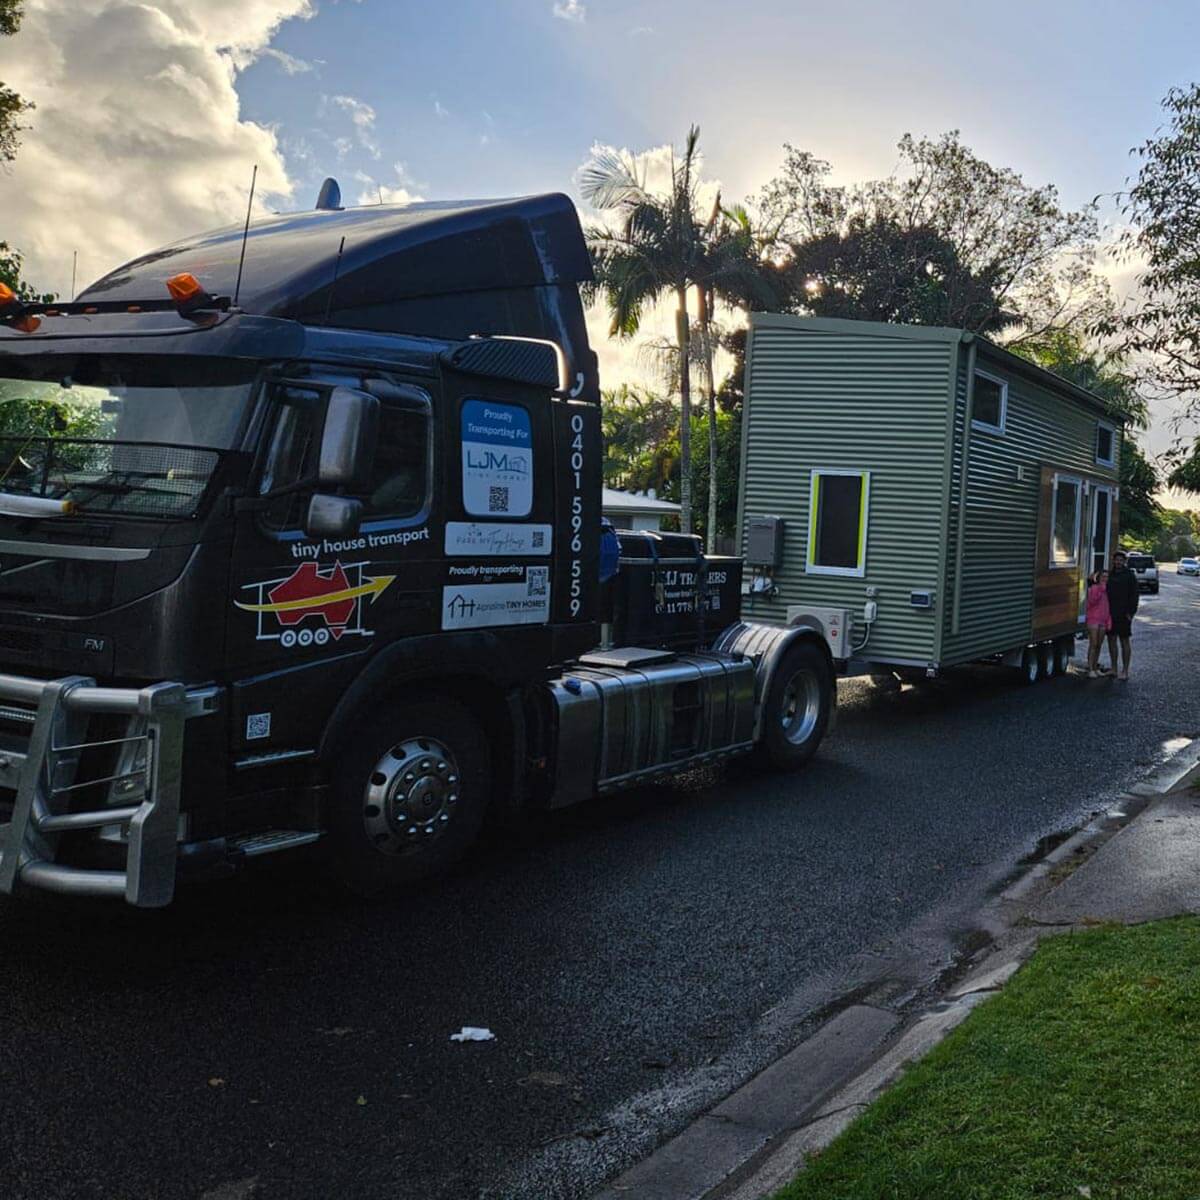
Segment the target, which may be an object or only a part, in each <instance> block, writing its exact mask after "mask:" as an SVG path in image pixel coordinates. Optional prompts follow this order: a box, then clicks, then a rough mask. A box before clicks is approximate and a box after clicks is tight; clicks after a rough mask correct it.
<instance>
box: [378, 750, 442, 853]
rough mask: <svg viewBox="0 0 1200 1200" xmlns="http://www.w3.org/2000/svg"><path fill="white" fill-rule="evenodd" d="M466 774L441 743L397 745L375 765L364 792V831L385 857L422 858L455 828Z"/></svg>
mask: <svg viewBox="0 0 1200 1200" xmlns="http://www.w3.org/2000/svg"><path fill="white" fill-rule="evenodd" d="M459 787H460V774H459V770H458V764H457V763H456V762H455V760H454V756H453V755H452V754H451V753H450V750H449V749H448V748H447V747H446V746H445V745H444V744H443V743H442V742H440V741H438V740H437V738H431V737H414V738H406V739H405V740H404V741H402V742H397V743H396V744H395V745H394V746H392V747H391V748H390V749H389V750H387V751H386V752H385V753H384V754H383V755H382V757H381V758H380V759H379V761H378V762H377V763H376V764H375V766H374V768H373V769H372V771H371V774H370V775H369V776H368V777H367V786H366V789H365V791H364V793H363V827H364V829H365V830H366V834H367V839H368V840H369V841H370V842H371V844H372V845H373V846H374V847H375V849H376V850H378V851H379V852H380V853H381V854H390V855H398V854H416V853H420V852H421V851H423V850H426V849H428V848H429V847H430V846H431V845H434V844H436V843H437V842H439V841H441V839H442V838H444V837H445V836H446V833H447V832H448V830H449V829H450V828H451V827H452V826H453V824H454V821H455V817H456V814H457V810H458V804H459Z"/></svg>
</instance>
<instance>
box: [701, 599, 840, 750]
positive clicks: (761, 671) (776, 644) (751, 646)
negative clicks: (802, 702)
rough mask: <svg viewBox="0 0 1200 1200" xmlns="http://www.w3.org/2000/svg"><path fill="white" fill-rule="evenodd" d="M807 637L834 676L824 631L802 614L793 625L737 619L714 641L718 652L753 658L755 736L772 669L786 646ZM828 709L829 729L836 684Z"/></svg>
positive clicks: (833, 718)
mask: <svg viewBox="0 0 1200 1200" xmlns="http://www.w3.org/2000/svg"><path fill="white" fill-rule="evenodd" d="M799 641H809V642H812V643H814V644H815V645H818V646H820V648H821V652H822V653H823V654H824V656H825V660H826V662H827V663H828V664H829V675H830V678H831V679H833V678H835V672H834V668H833V657H832V655H831V654H830V653H829V643H828V642H827V641H826V640H825V634H824V632H823V631H822V630H821V629H819V628H817V627H816V626H815V625H812V624H808V623H806V622H805V620H804V619H803V618H801V620H800V621H799V622H797V623H796V624H795V625H763V624H759V623H758V622H756V621H736V622H735V623H734V624H732V625H730V626H729V628H728V629H726V630H725V631H724V632H723V633H722V634H721V636H720V637H719V638H717V640H716V642H715V643H714V645H713V649H714V650H715V651H717V652H718V653H720V654H732V655H738V656H741V657H743V658H749V659H752V660H753V662H754V737H755V740H756V741H757V740H758V739H759V738H760V737H761V736H762V704H763V698H764V697H765V696H766V695H767V692H768V691H769V690H770V687H771V681H772V680H773V679H774V677H775V671H776V669H777V668H778V666H779V664H780V662H781V661H782V660H783V656H784V655H785V654H786V653H787V651H788V649H789V647H791V646H792V645H793V644H794V643H795V642H799ZM830 704H831V708H830V713H829V725H828V727H827V729H828V730H832V729H833V727H834V724H835V722H836V718H837V687H836V685H835V686H834V687H832V688H831V689H830Z"/></svg>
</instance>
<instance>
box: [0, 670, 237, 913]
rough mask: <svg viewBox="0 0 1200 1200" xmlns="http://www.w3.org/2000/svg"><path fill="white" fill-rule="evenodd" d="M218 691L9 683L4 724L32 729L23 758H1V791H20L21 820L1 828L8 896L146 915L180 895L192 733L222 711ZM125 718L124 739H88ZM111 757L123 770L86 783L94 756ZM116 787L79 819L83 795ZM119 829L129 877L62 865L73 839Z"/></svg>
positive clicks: (67, 681) (78, 681) (1, 713)
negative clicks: (74, 900) (129, 907)
mask: <svg viewBox="0 0 1200 1200" xmlns="http://www.w3.org/2000/svg"><path fill="white" fill-rule="evenodd" d="M215 696H216V689H214V688H207V689H202V690H196V691H191V692H189V691H188V689H187V688H185V687H184V686H183V684H181V683H156V684H151V685H150V686H149V687H144V688H114V687H100V686H98V685H97V684H96V681H95V680H94V679H90V678H88V677H87V676H83V675H74V676H69V677H67V678H64V679H29V678H26V677H24V676H20V675H3V674H0V718H2V719H5V720H9V721H17V722H19V723H22V724H27V725H28V726H29V740H28V742H27V743H26V746H25V750H24V753H21V752H17V751H9V750H0V788H11V789H13V790H15V792H16V801H15V803H14V805H13V815H12V821H11V823H10V824H9V825H8V828H7V831H5V829H4V827H3V826H0V892H4V893H7V894H10V895H11V894H12V893H13V892H14V891H16V890H17V889H18V888H19V887H20V888H37V889H40V890H44V891H53V892H62V893H66V894H68V895H75V896H106V897H113V898H124V899H125V900H126V901H127V902H128V903H129V904H133V905H137V906H138V907H141V908H157V907H161V906H162V905H165V904H169V903H170V902H171V898H172V897H173V896H174V894H175V863H176V855H177V845H178V840H179V794H180V785H181V776H182V769H183V731H184V725H185V723H186V722H187V720H188V719H189V718H190V717H194V716H199V715H201V714H202V713H206V712H211V711H213V707H214V701H215ZM100 714H115V715H118V716H124V717H125V718H126V722H125V729H124V732H123V733H122V734H120V735H118V736H108V737H103V738H96V739H92V740H88V723H89V719H90V718H91V717H92V716H93V715H100ZM105 747H107V748H110V749H111V752H112V753H113V754H114V756H115V761H116V767H115V770H114V771H113V772H112V773H111V774H109V775H106V776H102V777H100V778H80V777H79V765H80V759H81V757H82V755H83V754H84V752H85V751H87V750H90V749H96V748H105ZM105 785H107V793H106V797H105V802H104V803H103V804H97V805H94V806H93V807H92V808H90V809H89V810H87V811H72V807H71V799H72V796H73V795H74V794H76V793H78V792H79V791H80V790H81V789H84V788H91V789H97V788H100V787H104V786H105ZM106 826H116V827H118V828H121V829H123V830H127V831H128V832H127V836H126V838H125V841H126V861H125V870H123V871H105V870H92V869H90V868H86V867H73V866H67V865H65V864H62V863H59V862H57V861H56V854H57V849H58V842H59V839H60V838H61V836H62V835H63V834H64V833H73V832H76V831H78V830H86V829H97V830H99V829H102V828H105V827H106Z"/></svg>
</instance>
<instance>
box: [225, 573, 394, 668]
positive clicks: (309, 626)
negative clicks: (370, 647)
mask: <svg viewBox="0 0 1200 1200" xmlns="http://www.w3.org/2000/svg"><path fill="white" fill-rule="evenodd" d="M368 565H369V564H368V563H350V564H349V565H348V566H343V565H342V563H341V562H340V561H335V562H334V564H333V566H331V567H326V568H324V569H322V567H321V566H320V564H319V563H314V562H306V563H301V564H300V566H298V567H297V568H296V569H295V570H294V571H293V572H292V573H291V574H290V575H286V576H284V577H283V578H281V579H264V580H262V581H261V582H259V583H248V584H246V585H245V586H244V587H243V588H242V590H243V591H253V592H254V593H255V598H254V600H253V601H241V600H235V601H234V604H235V605H236V606H237V607H238V608H240V609H242V610H243V611H245V612H252V613H254V614H256V616H257V618H258V629H257V632H256V634H255V638H256V639H257V640H258V641H260V642H263V641H278V642H279V644H280V645H281V646H282V647H283V648H284V649H285V650H290V649H291V648H292V647H293V646H301V647H305V646H313V645H316V646H324V645H326V644H328V642H329V641H330V639H332V640H333V641H335V642H336V641H339V640H340V639H341V638H342V636H343V635H345V634H350V635H358V636H359V637H374V636H375V631H374V630H373V629H367V628H366V627H365V626H364V625H363V609H364V607H365V606H364V601H368V603H369V604H374V603H375V601H376V600H378V599H379V597H380V596H381V595H382V594H383V593H384V592H385V591H386V590H387V588H388V587H389V586H390V584H391V582H392V580H393V579H395V578H396V577H395V575H374V576H372V575H364V574H363V568H364V567H366V566H368Z"/></svg>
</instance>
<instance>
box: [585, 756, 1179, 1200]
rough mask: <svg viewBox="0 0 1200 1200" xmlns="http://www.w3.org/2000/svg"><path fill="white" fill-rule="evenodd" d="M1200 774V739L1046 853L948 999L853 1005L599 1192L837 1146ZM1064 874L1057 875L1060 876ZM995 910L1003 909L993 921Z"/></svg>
mask: <svg viewBox="0 0 1200 1200" xmlns="http://www.w3.org/2000/svg"><path fill="white" fill-rule="evenodd" d="M1197 781H1200V738H1197V739H1195V740H1194V741H1192V742H1190V743H1189V744H1188V745H1187V746H1185V747H1183V748H1181V750H1180V751H1179V752H1177V753H1176V754H1175V755H1173V756H1172V758H1171V759H1170V760H1169V762H1168V763H1167V764H1166V765H1164V766H1163V767H1161V768H1160V769H1159V770H1158V771H1157V772H1155V773H1154V774H1153V775H1151V776H1150V777H1149V778H1147V779H1146V780H1144V781H1142V782H1141V783H1139V784H1138V785H1136V786H1135V787H1133V788H1131V789H1130V792H1129V794H1128V796H1127V798H1126V802H1125V803H1124V804H1123V805H1122V812H1121V813H1120V814H1115V813H1112V812H1109V813H1106V814H1103V815H1100V816H1097V817H1095V818H1093V819H1092V820H1091V821H1089V822H1088V823H1087V825H1085V826H1083V827H1082V828H1081V829H1079V830H1078V831H1076V832H1075V833H1074V834H1072V835H1071V836H1070V837H1069V838H1067V839H1066V840H1065V841H1064V842H1062V843H1061V844H1060V845H1059V846H1057V847H1055V848H1054V849H1053V850H1052V851H1050V853H1048V854H1047V855H1045V856H1044V857H1043V858H1042V859H1040V860H1039V861H1038V862H1037V863H1034V864H1033V865H1032V866H1031V867H1030V869H1029V870H1028V871H1027V872H1025V873H1024V874H1023V875H1022V876H1021V877H1020V878H1018V879H1017V880H1016V881H1014V883H1012V884H1011V885H1010V886H1009V887H1008V888H1007V889H1006V890H1005V891H1004V892H1003V893H1002V894H1001V896H1000V897H999V899H998V901H996V902H993V907H994V908H995V909H997V910H998V912H992V913H989V914H985V915H984V919H983V924H984V925H985V926H990V927H991V928H993V929H996V930H997V933H996V937H995V939H994V941H993V942H992V944H991V946H990V947H989V948H988V949H987V950H986V951H984V952H983V953H982V957H977V959H976V961H975V963H974V965H973V967H972V968H971V970H970V971H969V972H968V973H967V974H966V975H965V976H964V977H963V978H962V979H960V980H958V981H957V982H955V983H954V984H953V985H952V986H950V987H949V988H947V990H946V991H945V992H944V993H943V995H942V998H941V999H940V1000H939V1001H937V1002H936V1003H934V1004H933V1005H931V1006H930V1007H928V1008H927V1009H926V1010H925V1011H924V1012H922V1013H920V1014H919V1015H918V1016H916V1017H915V1018H913V1019H911V1020H909V1021H907V1022H905V1020H904V1018H903V1017H902V1016H901V1015H900V1014H899V1013H896V1012H892V1011H890V1010H887V1009H884V1008H877V1007H874V1006H873V1005H870V1004H855V1005H852V1006H850V1007H848V1008H846V1009H844V1010H842V1011H841V1012H839V1013H838V1014H837V1015H836V1016H834V1017H832V1018H831V1019H830V1020H829V1021H827V1022H826V1023H825V1024H824V1025H822V1026H821V1027H820V1028H819V1029H817V1031H816V1032H815V1033H814V1034H813V1035H812V1036H811V1037H810V1038H808V1039H807V1040H806V1041H804V1042H802V1043H801V1044H800V1045H799V1046H797V1047H795V1048H794V1049H793V1050H791V1051H790V1052H789V1053H787V1054H785V1055H784V1056H783V1057H782V1058H780V1059H778V1060H777V1061H776V1062H775V1063H773V1064H771V1065H770V1066H769V1067H767V1068H766V1069H765V1070H763V1071H761V1072H760V1073H759V1074H758V1075H756V1076H755V1077H754V1078H753V1079H751V1080H750V1081H749V1082H748V1083H746V1084H745V1085H743V1087H741V1088H739V1089H738V1090H737V1091H735V1092H734V1093H733V1094H732V1095H730V1096H729V1097H727V1098H726V1099H725V1100H724V1101H722V1102H721V1103H720V1104H719V1105H717V1107H716V1108H714V1109H712V1110H711V1111H710V1112H709V1113H706V1114H705V1115H704V1116H702V1117H701V1118H699V1119H698V1120H697V1121H694V1122H693V1123H692V1124H691V1125H689V1126H688V1127H687V1128H686V1129H685V1130H684V1131H683V1132H682V1133H680V1134H679V1135H677V1136H676V1137H675V1138H673V1139H671V1140H670V1141H669V1142H667V1143H665V1144H664V1145H663V1146H661V1147H660V1148H659V1149H658V1150H657V1151H655V1152H654V1153H653V1154H652V1155H650V1157H649V1158H646V1159H644V1160H643V1161H641V1162H639V1163H637V1164H636V1165H635V1166H633V1167H632V1168H630V1169H629V1170H628V1171H626V1172H625V1173H624V1174H623V1175H621V1176H620V1177H619V1178H618V1179H617V1180H615V1181H614V1182H613V1183H611V1184H610V1185H609V1186H608V1187H607V1188H605V1189H604V1190H603V1191H602V1192H601V1193H599V1195H597V1196H596V1197H595V1198H594V1200H622V1198H624V1197H627V1196H637V1197H639V1200H762V1198H763V1197H766V1196H769V1195H770V1194H771V1193H772V1192H774V1191H775V1190H776V1189H778V1188H779V1187H781V1186H782V1185H783V1184H784V1183H786V1182H787V1181H788V1180H790V1179H792V1178H793V1177H794V1176H795V1175H796V1174H797V1172H799V1171H800V1170H801V1169H802V1168H803V1166H804V1162H805V1161H806V1159H807V1158H809V1157H811V1156H812V1155H813V1154H815V1153H817V1152H818V1151H820V1150H821V1149H823V1148H824V1147H825V1146H827V1145H829V1143H830V1142H832V1141H833V1139H834V1138H836V1137H837V1136H838V1135H839V1134H840V1133H841V1132H842V1131H843V1130H844V1129H845V1128H846V1127H847V1126H848V1125H849V1124H850V1123H851V1122H852V1121H853V1120H854V1119H855V1117H857V1116H858V1115H859V1114H860V1113H862V1112H863V1111H864V1110H865V1109H866V1108H867V1107H868V1106H869V1105H870V1103H871V1102H872V1101H873V1100H874V1099H875V1098H876V1097H878V1096H879V1095H880V1094H881V1093H882V1092H883V1091H885V1090H886V1089H887V1088H888V1087H889V1086H891V1084H892V1083H894V1082H895V1081H896V1080H897V1079H898V1078H899V1077H900V1075H901V1074H902V1073H903V1072H904V1070H905V1069H906V1068H907V1067H908V1066H909V1065H910V1064H912V1063H914V1062H916V1061H917V1060H918V1059H920V1058H922V1057H923V1056H924V1055H925V1054H927V1053H928V1052H929V1051H930V1050H931V1049H932V1048H933V1047H934V1046H936V1045H937V1044H938V1043H939V1042H940V1041H941V1040H942V1039H943V1038H944V1037H945V1036H946V1035H947V1034H948V1033H950V1031H951V1030H953V1029H954V1028H955V1027H956V1026H958V1025H959V1024H960V1023H961V1022H962V1021H963V1020H965V1019H966V1017H967V1016H968V1015H969V1014H970V1012H971V1010H972V1009H973V1008H974V1007H975V1005H976V1004H978V1003H979V1002H980V1001H981V1000H983V999H986V998H987V997H988V996H991V995H994V994H995V993H996V992H998V991H1000V990H1001V989H1002V988H1003V986H1004V985H1005V984H1006V983H1007V982H1008V980H1009V979H1010V978H1011V977H1012V976H1013V975H1014V974H1015V973H1016V971H1017V970H1018V969H1019V968H1020V966H1021V965H1022V963H1024V962H1025V961H1026V960H1027V959H1028V958H1029V957H1030V956H1031V955H1032V954H1033V952H1034V950H1035V949H1036V947H1037V943H1038V942H1039V941H1040V940H1041V938H1043V937H1046V936H1051V935H1053V934H1056V933H1061V932H1063V931H1064V927H1063V926H1061V925H1060V926H1057V927H1053V926H1038V925H1036V924H1034V925H1024V926H1023V925H1021V924H1020V923H1019V920H1018V917H1019V914H1018V911H1017V910H1018V909H1019V908H1021V907H1026V908H1032V903H1031V902H1032V901H1034V899H1035V897H1036V898H1037V899H1042V898H1044V897H1045V895H1047V894H1048V893H1050V892H1051V891H1053V890H1054V888H1056V887H1057V886H1059V885H1060V884H1061V883H1062V882H1064V880H1065V878H1068V877H1069V876H1070V874H1071V873H1073V871H1074V870H1075V869H1076V868H1077V867H1078V866H1080V865H1082V863H1083V862H1085V861H1087V859H1088V858H1090V856H1091V852H1094V851H1095V850H1096V849H1097V848H1098V847H1100V846H1102V845H1103V844H1104V843H1105V842H1107V841H1108V840H1110V839H1111V838H1112V837H1115V836H1117V835H1118V834H1119V833H1120V832H1121V831H1122V830H1123V829H1126V828H1128V827H1129V826H1130V825H1131V824H1133V823H1134V822H1136V821H1137V820H1138V819H1139V818H1140V816H1141V815H1142V813H1143V812H1144V811H1145V809H1146V807H1147V806H1148V804H1149V803H1150V801H1151V799H1152V798H1156V797H1161V796H1164V795H1167V794H1170V793H1177V792H1182V791H1185V790H1186V789H1187V788H1189V787H1191V786H1192V785H1193V784H1194V783H1196V782H1197ZM1060 873H1061V877H1059V878H1056V877H1055V876H1056V875H1059V874H1060ZM997 917H999V919H997Z"/></svg>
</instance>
